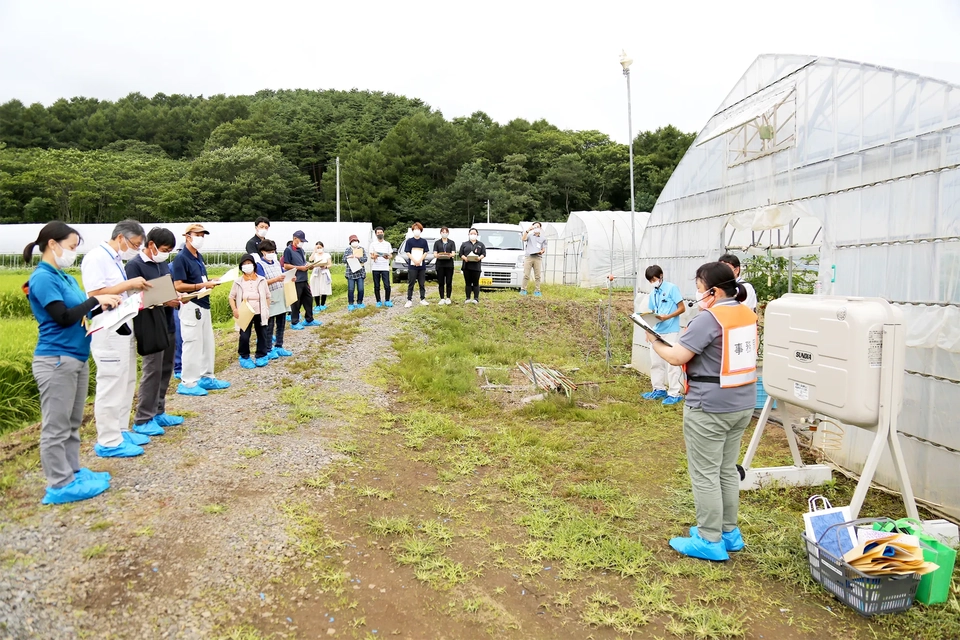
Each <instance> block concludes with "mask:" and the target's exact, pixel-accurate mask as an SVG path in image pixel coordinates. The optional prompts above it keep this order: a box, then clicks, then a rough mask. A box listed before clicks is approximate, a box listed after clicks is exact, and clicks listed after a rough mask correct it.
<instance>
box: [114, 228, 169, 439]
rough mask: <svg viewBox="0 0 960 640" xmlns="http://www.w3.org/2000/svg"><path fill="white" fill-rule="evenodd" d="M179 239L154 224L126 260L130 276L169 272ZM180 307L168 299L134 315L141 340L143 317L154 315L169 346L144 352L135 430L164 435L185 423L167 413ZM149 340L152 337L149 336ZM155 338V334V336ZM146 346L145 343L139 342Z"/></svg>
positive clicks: (164, 274) (143, 276) (145, 276)
mask: <svg viewBox="0 0 960 640" xmlns="http://www.w3.org/2000/svg"><path fill="white" fill-rule="evenodd" d="M176 242H177V240H176V238H175V237H174V235H173V232H172V231H170V230H169V229H164V228H162V227H154V228H153V229H151V230H150V233H148V234H147V238H146V242H145V246H144V247H143V250H142V251H141V252H140V254H139V255H138V256H136V257H135V258H133V260H130V261H128V262H127V264H126V265H125V266H124V270H125V271H126V272H127V277H128V278H136V277H142V278H146V279H147V280H153V279H155V278H162V277H164V276H170V266H169V265H168V264H167V258H168V257H169V256H170V252H171V251H173V248H174V245H175V244H176ZM179 307H180V303H179V302H178V301H177V300H173V301H171V302H168V303H167V304H166V305H164V306H162V307H156V308H151V309H143V310H142V311H140V314H139V315H138V316H137V318H135V319H134V329H135V331H134V333H136V334H137V339H138V340H144V336H143V335H142V332H143V331H145V330H146V329H145V327H146V326H148V325H147V324H146V323H145V322H144V320H145V319H148V318H149V316H152V318H149V319H152V320H154V321H155V322H154V323H152V324H150V325H149V328H150V329H153V330H156V329H157V328H158V327H157V325H160V330H161V331H165V332H166V334H167V335H166V344H167V346H166V348H165V349H162V350H160V351H155V352H153V353H145V352H144V351H143V349H139V348H138V351H140V353H141V354H143V355H141V366H140V388H139V390H138V392H137V411H136V414H135V415H134V417H133V423H134V427H133V429H134V431H136V432H137V433H141V434H144V435H147V436H159V435H163V433H164V431H163V429H164V427H175V426H178V425H181V424H183V418H181V417H180V416H171V415H167V413H166V404H167V403H166V397H167V389H168V388H169V386H170V377H171V376H172V375H173V354H174V351H175V349H176V336H175V335H174V332H175V330H176V329H175V326H174V323H173V314H174V313H175V309H177V308H179ZM146 341H151V340H150V339H149V336H148V337H147V340H146ZM152 342H156V338H154V339H153V340H152ZM140 346H143V345H140Z"/></svg>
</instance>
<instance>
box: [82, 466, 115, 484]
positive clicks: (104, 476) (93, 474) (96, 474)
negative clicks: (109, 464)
mask: <svg viewBox="0 0 960 640" xmlns="http://www.w3.org/2000/svg"><path fill="white" fill-rule="evenodd" d="M73 475H74V477H75V478H79V479H84V478H93V479H97V478H99V479H101V480H106V481H107V482H110V472H109V471H90V469H87V468H86V467H81V468H80V471H76V472H74V474H73Z"/></svg>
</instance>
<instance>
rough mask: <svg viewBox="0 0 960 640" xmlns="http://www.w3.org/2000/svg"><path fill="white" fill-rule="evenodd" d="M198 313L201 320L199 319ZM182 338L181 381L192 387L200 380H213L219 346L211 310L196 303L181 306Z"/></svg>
mask: <svg viewBox="0 0 960 640" xmlns="http://www.w3.org/2000/svg"><path fill="white" fill-rule="evenodd" d="M198 311H199V312H200V314H199V315H200V317H199V318H197V312H198ZM180 336H181V337H182V338H183V353H182V355H181V358H180V360H181V362H182V369H181V371H180V374H181V377H180V381H181V382H183V384H185V385H186V386H188V387H192V386H194V385H195V384H197V382H199V381H200V378H213V377H214V375H213V365H214V361H215V360H216V355H217V353H216V346H217V345H216V342H215V341H214V337H213V321H212V320H211V318H210V309H204V308H203V307H200V306H198V305H197V304H196V303H194V302H188V303H186V304H184V305H181V307H180Z"/></svg>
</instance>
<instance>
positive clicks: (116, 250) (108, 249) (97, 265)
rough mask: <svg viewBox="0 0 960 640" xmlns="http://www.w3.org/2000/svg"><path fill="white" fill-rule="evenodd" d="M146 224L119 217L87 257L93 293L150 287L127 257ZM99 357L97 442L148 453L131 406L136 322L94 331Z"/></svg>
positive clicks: (105, 449) (106, 448) (103, 447)
mask: <svg viewBox="0 0 960 640" xmlns="http://www.w3.org/2000/svg"><path fill="white" fill-rule="evenodd" d="M144 235H145V234H144V232H143V227H142V226H140V223H139V222H137V221H136V220H123V221H122V222H118V223H117V225H116V226H115V227H114V229H113V233H112V234H111V238H112V239H111V240H108V241H106V242H102V243H100V245H99V246H98V247H96V248H95V249H93V250H92V251H90V252H89V253H88V254H87V255H85V256H84V257H83V262H82V263H81V265H80V273H81V276H82V278H83V286H84V287H86V289H87V295H89V296H98V295H104V294H113V295H119V296H120V297H121V298H126V297H127V293H128V292H130V291H136V290H140V289H145V288H149V286H150V285H149V283H147V281H146V279H145V278H143V277H135V278H128V277H127V272H126V270H125V269H124V268H123V261H124V260H130V259H132V258H135V257H136V256H137V253H138V252H139V251H140V246H141V245H142V244H143V237H144ZM91 351H92V352H93V360H94V362H96V363H97V395H96V399H95V401H94V405H93V408H94V414H95V415H96V419H97V444H96V446H95V447H94V451H95V452H96V454H97V455H98V456H101V457H120V458H127V457H131V456H138V455H140V454H142V453H143V449H141V448H140V447H141V445H144V444H147V443H148V442H150V438H149V437H147V434H145V433H139V432H138V431H137V429H136V428H134V430H133V431H132V432H131V431H130V409H131V407H132V405H133V395H134V392H135V391H136V389H137V352H136V344H135V342H134V339H133V323H132V322H127V323H125V324H123V325H121V326H120V328H118V329H116V330H107V329H102V330H100V331H97V332H96V333H94V334H93V335H92V336H91Z"/></svg>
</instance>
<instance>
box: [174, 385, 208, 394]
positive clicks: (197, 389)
mask: <svg viewBox="0 0 960 640" xmlns="http://www.w3.org/2000/svg"><path fill="white" fill-rule="evenodd" d="M177 393H179V394H180V395H182V396H205V395H207V390H206V389H204V388H203V387H201V386H200V385H199V384H195V385H193V386H192V387H188V386H187V385H185V384H184V383H182V382H181V383H180V384H178V385H177Z"/></svg>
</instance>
